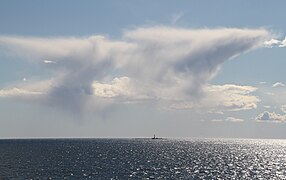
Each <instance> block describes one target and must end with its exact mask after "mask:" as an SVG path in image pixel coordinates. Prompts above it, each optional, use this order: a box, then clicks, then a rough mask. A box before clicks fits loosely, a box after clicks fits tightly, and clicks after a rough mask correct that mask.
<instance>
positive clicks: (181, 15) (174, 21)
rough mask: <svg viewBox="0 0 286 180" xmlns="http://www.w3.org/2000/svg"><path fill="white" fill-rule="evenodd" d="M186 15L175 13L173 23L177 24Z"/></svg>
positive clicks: (172, 17) (172, 18)
mask: <svg viewBox="0 0 286 180" xmlns="http://www.w3.org/2000/svg"><path fill="white" fill-rule="evenodd" d="M184 15H185V13H183V12H180V13H175V14H173V15H172V16H171V23H172V24H176V23H177V22H178V21H179V20H180V19H182V17H183V16H184Z"/></svg>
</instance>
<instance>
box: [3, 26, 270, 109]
mask: <svg viewBox="0 0 286 180" xmlns="http://www.w3.org/2000/svg"><path fill="white" fill-rule="evenodd" d="M270 36H271V34H270V33H269V32H268V31H266V30H263V29H228V28H221V29H197V30H192V29H182V28H170V27H149V28H137V29H134V30H130V31H126V32H125V33H124V34H123V35H122V37H121V38H120V39H119V40H118V39H109V38H106V37H104V36H90V37H84V38H74V37H72V38H39V37H35V38H31V37H12V36H1V37H0V44H1V45H3V46H6V47H8V48H9V49H10V50H11V51H12V52H13V54H16V55H18V56H21V57H24V58H26V59H27V60H28V61H30V62H35V63H38V62H39V61H40V62H44V63H45V64H53V66H47V67H46V68H49V69H50V70H52V71H53V73H52V77H51V79H50V80H46V81H39V82H29V83H30V84H29V85H25V86H21V85H20V84H19V85H17V89H18V90H19V91H22V93H19V92H18V90H17V91H16V90H13V88H15V87H11V88H10V89H9V88H5V89H2V90H1V93H2V96H8V94H9V97H11V96H13V94H15V95H17V96H20V95H21V96H26V95H27V94H29V93H28V92H30V95H33V92H37V93H39V94H41V95H42V99H46V101H48V102H49V103H52V104H54V105H58V106H61V107H64V108H66V109H71V110H72V111H75V110H78V109H81V108H82V107H84V106H85V105H86V104H88V103H87V101H95V102H99V101H100V99H102V98H104V99H112V100H113V101H117V102H119V103H122V102H130V101H138V100H140V99H141V100H143V99H144V100H147V99H148V100H152V101H164V102H168V104H169V105H170V106H171V105H174V104H175V105H176V106H177V107H179V106H180V105H181V104H185V105H188V107H204V106H207V107H208V105H207V104H212V107H221V109H223V108H226V109H227V110H242V109H251V108H256V103H257V102H258V101H259V99H258V98H257V97H255V96H252V95H250V93H251V92H253V91H255V89H256V88H254V87H250V86H238V85H221V86H213V85H209V84H208V83H209V81H210V80H211V79H212V78H213V77H214V76H215V75H216V73H217V72H218V70H219V69H220V67H221V65H222V64H223V63H224V62H225V61H227V60H228V59H231V58H233V57H236V56H238V55H240V54H241V53H244V52H247V51H250V50H253V49H255V48H258V47H262V46H263V42H265V40H267V39H269V37H270ZM43 59H44V61H43ZM27 83H28V82H27ZM45 83H46V84H45ZM43 84H44V85H43ZM36 87H37V88H36ZM39 94H37V96H38V95H39ZM206 97H209V98H206ZM215 99H218V100H217V101H216V100H215ZM181 107H185V106H184V105H181Z"/></svg>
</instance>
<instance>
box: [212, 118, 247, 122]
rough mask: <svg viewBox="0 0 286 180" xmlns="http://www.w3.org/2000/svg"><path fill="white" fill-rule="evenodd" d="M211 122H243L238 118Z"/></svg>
mask: <svg viewBox="0 0 286 180" xmlns="http://www.w3.org/2000/svg"><path fill="white" fill-rule="evenodd" d="M211 121H212V122H233V123H237V122H243V121H244V120H243V119H240V118H236V117H227V118H225V119H212V120H211Z"/></svg>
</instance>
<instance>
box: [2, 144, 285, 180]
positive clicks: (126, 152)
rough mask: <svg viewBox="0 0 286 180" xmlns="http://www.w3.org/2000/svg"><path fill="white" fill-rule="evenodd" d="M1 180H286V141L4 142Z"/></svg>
mask: <svg viewBox="0 0 286 180" xmlns="http://www.w3.org/2000/svg"><path fill="white" fill-rule="evenodd" d="M0 179H286V141H285V140H246V139H245V140H243V139H187V140H174V139H157V140H151V139H22V140H19V139H18V140H0Z"/></svg>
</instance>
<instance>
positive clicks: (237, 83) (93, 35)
mask: <svg viewBox="0 0 286 180" xmlns="http://www.w3.org/2000/svg"><path fill="white" fill-rule="evenodd" d="M284 7H285V2H284V1H282V0H281V1H275V3H273V2H270V1H251V2H247V1H243V2H242V1H232V2H230V1H215V2H210V1H180V2H175V1H148V2H146V1H84V2H79V1H60V2H59V1H47V2H40V1H23V2H20V1H2V2H0V26H1V28H0V61H1V66H0V72H1V76H0V111H1V112H0V137H4V138H5V137H144V136H151V135H152V134H153V133H157V134H158V135H160V136H166V137H249V138H285V134H284V129H285V128H286V126H285V122H286V115H285V114H286V113H285V112H286V108H285V107H286V106H285V105H286V87H285V85H284V84H286V80H285V75H284V67H285V66H286V62H285V55H286V53H285V48H284V47H282V46H283V40H284V39H285V32H286V25H285V23H283V19H282V18H283V16H284ZM271 39H275V40H277V41H278V43H276V44H275V43H273V44H271V47H269V46H268V47H266V45H265V42H270V40H271ZM193 42H197V43H196V44H194V43H193ZM271 42H274V41H271ZM285 44H286V43H285ZM279 46H280V47H279ZM91 48H93V49H91ZM233 56H235V57H233ZM150 59H151V60H154V61H150Z"/></svg>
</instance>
